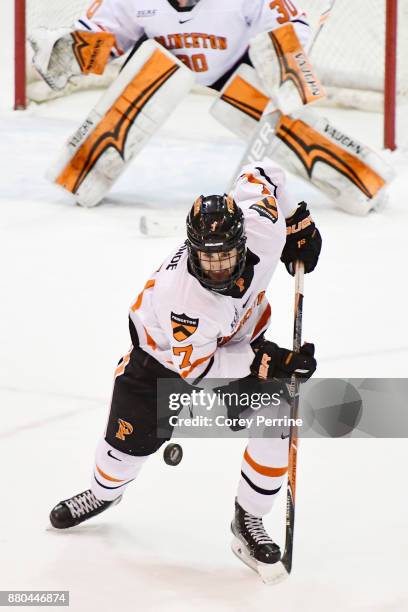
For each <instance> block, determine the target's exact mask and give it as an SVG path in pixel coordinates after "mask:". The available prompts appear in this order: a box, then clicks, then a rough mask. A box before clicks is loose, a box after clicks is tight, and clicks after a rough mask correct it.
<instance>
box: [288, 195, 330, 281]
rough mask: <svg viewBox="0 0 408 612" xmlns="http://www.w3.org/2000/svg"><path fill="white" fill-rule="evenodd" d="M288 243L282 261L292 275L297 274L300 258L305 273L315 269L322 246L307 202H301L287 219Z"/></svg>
mask: <svg viewBox="0 0 408 612" xmlns="http://www.w3.org/2000/svg"><path fill="white" fill-rule="evenodd" d="M286 228H287V229H286V244H285V246H284V248H283V251H282V255H281V261H283V263H284V264H285V266H286V269H287V271H288V272H289V274H291V275H292V276H294V275H295V262H296V261H297V260H300V261H302V262H303V264H304V266H305V274H307V273H308V272H311V271H312V270H314V269H315V267H316V264H317V261H318V259H319V255H320V251H321V248H322V238H321V236H320V232H319V230H318V229H317V227H316V226H315V224H314V221H313V219H312V217H311V216H310V212H309V211H308V209H307V204H306V202H301V203H300V204H299V207H298V208H297V210H296V212H295V213H294V214H293V215H292V216H291V217H288V218H287V219H286Z"/></svg>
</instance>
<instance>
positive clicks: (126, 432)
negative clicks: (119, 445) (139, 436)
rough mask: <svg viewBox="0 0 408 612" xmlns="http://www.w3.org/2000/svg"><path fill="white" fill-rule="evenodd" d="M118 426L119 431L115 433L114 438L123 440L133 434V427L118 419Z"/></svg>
mask: <svg viewBox="0 0 408 612" xmlns="http://www.w3.org/2000/svg"><path fill="white" fill-rule="evenodd" d="M118 424H119V429H118V431H117V432H116V438H119V440H125V436H130V434H131V433H133V427H132V425H131V424H130V423H128V422H127V421H124V420H123V419H118Z"/></svg>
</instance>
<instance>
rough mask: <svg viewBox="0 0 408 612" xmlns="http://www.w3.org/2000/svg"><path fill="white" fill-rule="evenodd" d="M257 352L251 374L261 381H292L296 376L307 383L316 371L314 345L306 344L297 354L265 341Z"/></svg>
mask: <svg viewBox="0 0 408 612" xmlns="http://www.w3.org/2000/svg"><path fill="white" fill-rule="evenodd" d="M256 350H257V352H256V355H255V358H254V360H253V362H252V365H251V374H252V375H253V376H255V377H256V378H259V379H261V380H272V379H290V378H291V377H292V375H293V374H296V376H298V377H299V378H301V379H302V380H303V381H306V380H308V379H309V378H310V377H311V376H312V375H313V373H314V372H315V371H316V367H317V363H316V359H315V358H314V350H315V347H314V344H309V343H305V344H304V345H303V346H302V347H301V349H300V351H299V352H298V353H296V352H295V351H289V350H288V349H284V348H280V347H279V346H278V345H277V344H275V342H270V341H269V340H265V341H264V342H263V343H262V344H260V346H259V348H258V349H256Z"/></svg>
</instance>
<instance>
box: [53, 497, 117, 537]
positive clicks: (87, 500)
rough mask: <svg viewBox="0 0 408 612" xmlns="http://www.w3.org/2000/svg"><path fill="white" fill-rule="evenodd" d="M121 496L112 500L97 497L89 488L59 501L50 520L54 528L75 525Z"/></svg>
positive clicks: (113, 502)
mask: <svg viewBox="0 0 408 612" xmlns="http://www.w3.org/2000/svg"><path fill="white" fill-rule="evenodd" d="M121 499H122V496H120V497H117V498H116V499H114V500H113V501H103V500H101V499H97V498H96V497H95V495H94V494H93V493H92V491H91V490H90V489H88V490H87V491H84V492H83V493H79V494H78V495H74V496H73V497H70V498H69V499H64V500H63V501H60V502H59V503H58V504H57V505H56V506H55V507H54V508H53V509H52V510H51V513H50V521H51V524H52V526H53V527H55V528H56V529H68V528H69V527H75V525H79V524H80V523H82V522H83V521H87V520H88V519H90V518H92V517H94V516H96V515H97V514H100V513H101V512H104V511H105V510H107V509H108V508H110V507H111V506H113V505H116V504H118V503H119V502H120V500H121Z"/></svg>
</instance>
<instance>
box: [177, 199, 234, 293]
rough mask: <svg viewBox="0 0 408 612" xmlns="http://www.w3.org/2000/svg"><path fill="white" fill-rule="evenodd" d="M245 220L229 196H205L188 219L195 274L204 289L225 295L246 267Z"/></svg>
mask: <svg viewBox="0 0 408 612" xmlns="http://www.w3.org/2000/svg"><path fill="white" fill-rule="evenodd" d="M245 242H246V236H245V232H244V216H243V214H242V210H241V209H240V208H239V206H237V204H236V203H235V201H234V200H233V198H232V197H231V196H229V195H226V194H224V195H209V196H203V195H201V196H200V197H198V198H197V199H196V201H195V202H194V204H193V206H192V208H191V210H190V212H189V214H188V216H187V240H186V244H187V247H188V254H189V262H190V266H191V271H192V272H193V274H194V276H196V278H197V279H198V280H199V281H200V282H201V284H202V285H204V286H205V287H207V288H208V289H212V290H213V291H218V292H220V293H222V292H223V291H226V290H227V289H230V288H231V287H232V286H233V285H234V283H235V281H236V280H238V278H239V277H240V276H241V274H242V272H243V270H244V267H245V255H246V250H245Z"/></svg>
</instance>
